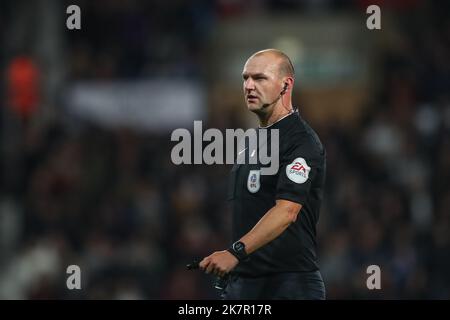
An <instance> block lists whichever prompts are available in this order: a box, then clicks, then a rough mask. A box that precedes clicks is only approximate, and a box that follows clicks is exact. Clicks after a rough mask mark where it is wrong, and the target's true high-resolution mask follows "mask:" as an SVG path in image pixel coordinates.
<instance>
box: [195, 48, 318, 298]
mask: <svg viewBox="0 0 450 320" xmlns="http://www.w3.org/2000/svg"><path fill="white" fill-rule="evenodd" d="M242 75H243V80H244V83H243V89H244V94H245V98H246V103H247V107H248V109H249V110H250V111H252V112H254V113H255V114H256V115H257V116H258V118H259V122H260V127H259V129H258V130H267V132H268V137H267V141H265V142H264V143H261V141H260V142H259V145H258V148H264V147H266V148H267V147H268V146H270V145H271V143H270V142H271V141H270V140H271V138H272V136H274V137H275V135H273V134H271V132H272V130H271V129H278V130H279V131H278V136H277V137H279V141H278V146H279V168H278V171H277V173H276V174H273V175H261V167H262V165H261V163H260V162H259V161H257V162H256V163H255V162H250V161H247V162H245V163H244V164H239V163H241V162H239V161H238V162H237V164H236V165H234V167H233V169H232V172H231V179H230V189H229V195H228V196H229V197H228V198H229V200H230V201H231V202H232V208H233V241H235V242H234V243H233V244H232V245H231V247H230V248H229V249H227V250H223V251H217V252H214V253H213V254H211V255H210V256H208V257H205V258H204V259H203V260H202V261H201V262H200V264H199V266H200V268H201V269H203V270H204V271H205V272H206V273H213V274H215V275H218V276H225V275H227V276H228V275H231V276H230V277H229V278H230V280H229V283H228V285H227V287H226V289H225V291H224V296H223V297H224V298H225V299H325V287H324V284H323V280H322V277H321V274H320V272H319V267H318V264H317V258H316V224H317V221H318V218H319V210H320V204H321V201H322V196H323V188H324V182H325V162H326V160H325V158H326V155H325V150H324V148H323V146H322V144H321V142H320V140H319V138H318V136H317V135H316V133H315V132H314V131H313V130H312V129H311V127H310V126H309V125H308V124H307V123H306V122H305V121H304V120H303V119H302V118H301V117H300V115H299V113H298V112H297V111H295V110H294V109H293V107H292V88H293V85H294V68H293V66H292V63H291V61H290V59H289V58H288V57H287V56H286V55H285V54H284V53H283V52H281V51H279V50H275V49H268V50H263V51H259V52H257V53H255V54H253V55H252V56H251V57H250V58H249V59H248V60H247V62H246V64H245V66H244V70H243V74H242ZM246 147H247V148H245V149H244V150H243V151H245V153H242V154H240V155H238V157H239V156H246V157H247V159H249V158H251V157H253V156H255V150H250V149H251V148H248V145H246ZM252 163H253V164H252Z"/></svg>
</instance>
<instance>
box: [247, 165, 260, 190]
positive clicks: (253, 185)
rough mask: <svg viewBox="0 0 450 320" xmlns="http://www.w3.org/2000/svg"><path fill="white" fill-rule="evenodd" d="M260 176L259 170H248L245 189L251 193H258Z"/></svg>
mask: <svg viewBox="0 0 450 320" xmlns="http://www.w3.org/2000/svg"><path fill="white" fill-rule="evenodd" d="M260 176H261V171H260V170H250V172H249V174H248V179H247V189H248V191H250V192H251V193H256V192H258V190H259V188H260V187H261V180H260Z"/></svg>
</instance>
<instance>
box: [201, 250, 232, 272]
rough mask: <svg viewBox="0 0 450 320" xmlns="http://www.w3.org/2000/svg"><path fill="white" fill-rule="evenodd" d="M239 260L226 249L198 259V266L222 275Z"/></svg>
mask: <svg viewBox="0 0 450 320" xmlns="http://www.w3.org/2000/svg"><path fill="white" fill-rule="evenodd" d="M238 263H239V260H238V259H237V258H236V257H235V256H233V255H232V254H231V253H229V252H228V251H227V250H223V251H216V252H214V253H213V254H211V255H209V256H207V257H206V258H204V259H203V260H202V261H200V264H199V267H200V269H202V270H203V271H205V272H206V273H213V274H215V275H217V276H219V277H223V276H224V275H225V274H227V273H228V272H230V271H231V270H233V269H234V267H236V266H237V264H238Z"/></svg>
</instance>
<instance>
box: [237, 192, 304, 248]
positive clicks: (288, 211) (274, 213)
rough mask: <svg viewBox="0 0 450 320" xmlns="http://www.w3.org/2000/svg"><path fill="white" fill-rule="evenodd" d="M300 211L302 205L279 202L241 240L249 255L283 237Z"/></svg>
mask: <svg viewBox="0 0 450 320" xmlns="http://www.w3.org/2000/svg"><path fill="white" fill-rule="evenodd" d="M300 209H301V205H300V204H296V203H293V202H288V201H285V200H281V201H279V202H278V201H277V205H275V206H274V207H273V208H272V209H270V210H269V211H267V213H266V214H265V215H264V216H263V217H262V218H261V220H259V221H258V223H257V224H256V225H255V226H254V227H253V229H252V230H250V231H249V232H248V233H247V234H246V235H244V236H243V237H242V238H241V239H240V241H242V242H243V243H244V244H245V248H246V252H247V254H251V253H252V252H254V251H256V250H258V249H259V248H261V247H262V246H264V245H266V244H267V243H269V242H271V241H272V240H274V239H275V238H277V237H278V236H279V235H281V234H282V233H283V232H284V230H286V229H287V228H288V227H289V225H290V224H291V223H292V222H294V221H295V220H296V218H297V214H298V212H299V211H300Z"/></svg>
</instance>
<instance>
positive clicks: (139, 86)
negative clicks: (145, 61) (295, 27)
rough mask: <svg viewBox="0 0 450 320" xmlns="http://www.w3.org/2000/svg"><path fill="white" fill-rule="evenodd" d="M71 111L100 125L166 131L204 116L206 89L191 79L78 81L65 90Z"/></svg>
mask: <svg viewBox="0 0 450 320" xmlns="http://www.w3.org/2000/svg"><path fill="white" fill-rule="evenodd" d="M65 102H66V105H67V107H68V109H69V111H70V113H71V114H73V115H76V116H78V117H80V118H83V119H86V120H90V121H93V122H96V123H98V124H100V125H104V126H108V127H115V126H125V127H130V128H135V129H142V130H152V131H167V130H171V129H174V128H179V127H186V126H191V125H192V123H193V121H194V120H201V119H203V118H204V116H205V114H206V112H205V92H204V89H203V87H202V86H201V85H200V84H198V83H195V82H192V81H189V82H188V81H180V80H170V81H164V80H154V81H153V80H152V81H139V82H116V81H115V82H98V81H95V82H79V83H75V84H72V85H71V86H70V87H69V88H68V89H67V92H66V95H65Z"/></svg>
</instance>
